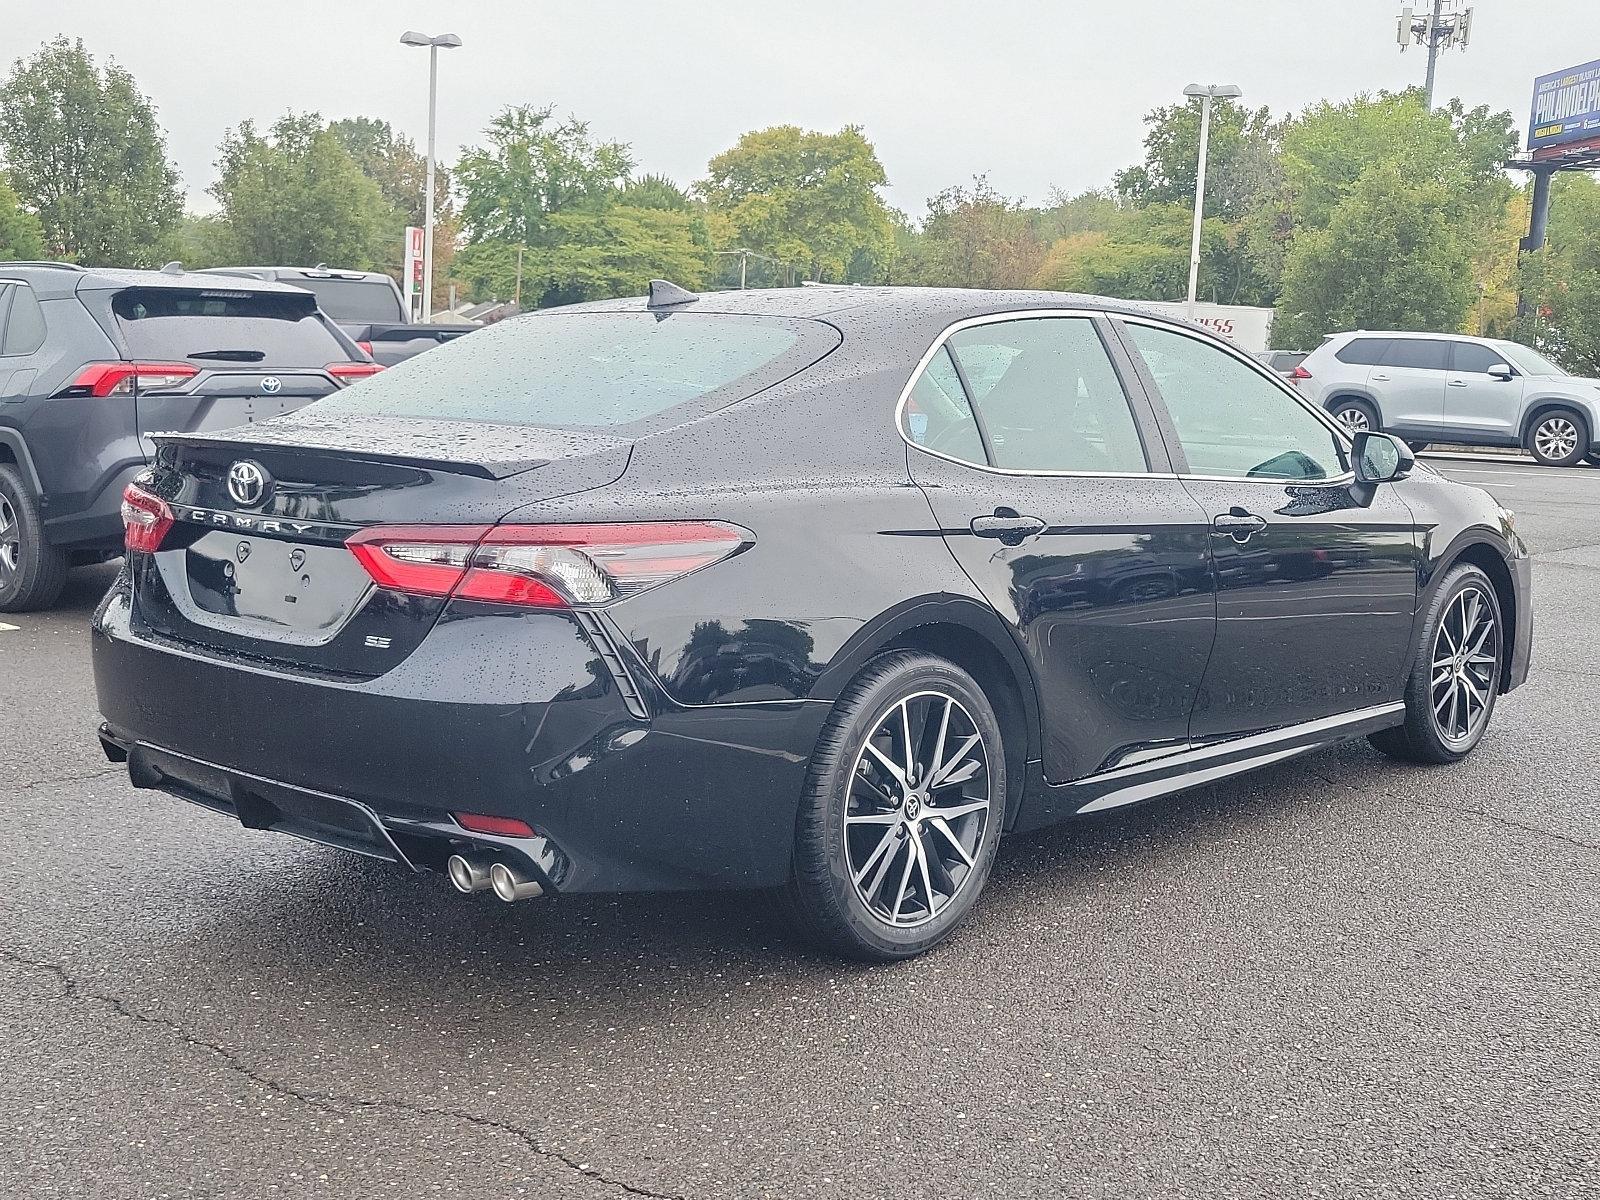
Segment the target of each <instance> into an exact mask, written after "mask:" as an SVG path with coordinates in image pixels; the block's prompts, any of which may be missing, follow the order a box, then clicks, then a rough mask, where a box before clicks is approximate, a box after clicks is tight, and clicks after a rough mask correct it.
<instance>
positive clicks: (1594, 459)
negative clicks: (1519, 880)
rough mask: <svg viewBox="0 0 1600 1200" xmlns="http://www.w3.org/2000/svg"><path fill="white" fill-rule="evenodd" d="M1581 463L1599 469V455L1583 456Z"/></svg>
mask: <svg viewBox="0 0 1600 1200" xmlns="http://www.w3.org/2000/svg"><path fill="white" fill-rule="evenodd" d="M1583 461H1584V462H1586V463H1588V464H1589V465H1590V466H1591V467H1600V454H1585V455H1584V456H1583Z"/></svg>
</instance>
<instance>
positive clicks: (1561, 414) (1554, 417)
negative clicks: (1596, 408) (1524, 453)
mask: <svg viewBox="0 0 1600 1200" xmlns="http://www.w3.org/2000/svg"><path fill="white" fill-rule="evenodd" d="M1528 452H1529V453H1530V454H1532V455H1533V457H1534V458H1536V459H1538V460H1539V461H1540V462H1541V463H1543V464H1544V465H1545V466H1547V467H1571V466H1575V465H1577V463H1578V462H1580V461H1581V460H1582V459H1583V458H1584V456H1585V455H1586V454H1587V453H1588V452H1589V426H1588V424H1587V423H1586V422H1585V421H1584V419H1583V418H1582V417H1581V416H1579V415H1578V414H1577V413H1575V412H1573V411H1572V410H1571V409H1568V408H1553V409H1551V410H1550V411H1549V412H1544V413H1540V414H1539V416H1538V417H1537V418H1535V420H1534V422H1533V425H1532V427H1531V428H1530V429H1529V430H1528Z"/></svg>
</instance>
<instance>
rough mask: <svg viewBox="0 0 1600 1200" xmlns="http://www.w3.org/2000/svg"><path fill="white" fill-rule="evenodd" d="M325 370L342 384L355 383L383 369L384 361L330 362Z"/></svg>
mask: <svg viewBox="0 0 1600 1200" xmlns="http://www.w3.org/2000/svg"><path fill="white" fill-rule="evenodd" d="M323 370H325V371H327V372H328V374H329V375H332V376H333V377H334V378H335V379H336V380H338V381H339V382H340V383H341V384H350V383H354V382H355V381H356V380H358V379H365V378H366V377H367V376H368V375H376V374H377V373H378V372H379V371H381V370H383V364H382V363H373V362H364V363H358V362H336V363H329V364H328V365H327V366H326V367H324V368H323Z"/></svg>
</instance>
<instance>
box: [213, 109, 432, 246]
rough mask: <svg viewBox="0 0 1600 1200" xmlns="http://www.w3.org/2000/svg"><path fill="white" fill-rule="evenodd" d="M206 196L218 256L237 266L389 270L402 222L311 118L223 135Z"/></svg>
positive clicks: (281, 120) (336, 141) (242, 126)
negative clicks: (212, 208)
mask: <svg viewBox="0 0 1600 1200" xmlns="http://www.w3.org/2000/svg"><path fill="white" fill-rule="evenodd" d="M217 169H218V172H219V176H218V179H217V182H216V183H215V184H213V185H212V187H211V194H212V195H213V196H214V197H216V200H217V203H218V204H219V205H220V206H221V214H220V215H221V218H222V225H221V227H220V229H219V230H218V233H219V234H220V237H219V238H218V241H219V243H220V244H219V245H218V247H217V250H216V252H217V253H219V254H221V255H222V256H224V257H226V258H228V259H230V260H232V261H233V262H236V263H240V262H243V263H272V264H280V263H281V264H293V265H302V264H307V265H308V264H314V263H323V262H325V263H328V264H329V265H331V266H338V267H352V268H356V269H360V270H367V269H371V268H374V267H388V268H390V269H393V268H394V266H395V264H396V261H397V260H398V258H399V255H400V241H401V233H400V231H401V226H402V224H403V219H402V217H401V216H400V214H399V213H397V212H396V211H395V210H394V209H393V208H392V207H391V206H390V205H389V204H388V203H387V202H386V201H385V200H384V198H383V193H382V191H381V190H380V189H379V187H378V185H377V184H376V183H374V182H373V181H372V180H371V179H369V178H368V177H367V176H366V175H365V174H363V173H362V171H361V168H360V167H359V166H358V165H357V164H356V161H355V159H353V158H352V157H351V156H350V152H349V151H348V150H346V149H345V148H344V145H343V144H342V143H341V141H340V139H339V137H338V136H337V135H335V134H334V133H332V132H330V131H329V130H328V128H327V127H326V126H324V125H323V123H322V118H321V117H320V116H319V115H317V114H316V113H306V114H304V115H303V116H296V115H294V114H293V113H291V114H289V115H287V116H284V117H281V118H279V119H278V120H277V121H276V122H274V124H273V126H272V128H271V130H270V131H269V132H268V133H266V134H261V133H258V132H257V130H256V127H255V125H254V123H253V122H250V121H245V122H243V123H241V124H240V126H239V128H238V129H236V130H229V131H228V133H227V134H226V135H225V136H224V138H223V141H222V147H221V157H220V158H219V159H218V160H217Z"/></svg>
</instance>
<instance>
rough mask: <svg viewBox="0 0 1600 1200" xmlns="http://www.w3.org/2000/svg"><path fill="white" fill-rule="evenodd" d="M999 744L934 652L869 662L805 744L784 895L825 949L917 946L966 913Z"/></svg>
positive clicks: (986, 713) (997, 773) (880, 952)
mask: <svg viewBox="0 0 1600 1200" xmlns="http://www.w3.org/2000/svg"><path fill="white" fill-rule="evenodd" d="M1005 797H1006V768H1005V748H1004V745H1003V743H1002V741H1001V735H1000V726H999V722H998V720H997V719H996V717H995V714H994V709H993V707H992V706H991V705H990V703H989V701H988V699H987V698H986V697H985V696H984V694H983V691H982V689H981V688H979V687H978V685H977V683H976V682H974V681H973V679H972V677H971V676H970V675H968V674H967V673H966V672H965V671H963V670H961V669H960V668H959V667H957V666H955V665H954V664H953V663H949V662H946V661H945V660H944V659H941V658H936V657H934V656H932V655H929V654H922V653H918V652H914V651H895V652H892V653H889V654H885V655H883V656H882V657H880V658H877V659H875V660H873V661H872V662H871V663H869V664H868V665H867V667H866V668H865V669H864V670H863V671H862V673H861V674H860V675H859V676H857V677H856V679H855V680H854V681H853V682H852V683H851V684H850V686H849V687H848V688H847V689H846V690H845V692H844V694H843V695H842V696H840V698H839V700H838V702H837V703H836V704H835V705H834V711H833V714H832V715H831V716H830V717H829V719H828V723H827V725H826V726H825V727H824V729H823V732H822V736H821V738H820V739H819V740H818V743H817V749H816V752H815V753H814V754H813V755H812V760H811V770H810V773H809V775H808V777H807V782H806V791H805V795H804V796H803V797H802V799H801V805H800V813H799V817H798V820H797V822H796V829H795V849H794V869H793V873H792V875H791V877H790V880H789V883H788V885H787V886H786V887H785V888H784V890H783V892H782V895H781V900H782V903H783V907H784V909H785V911H786V912H787V915H788V916H789V918H790V920H791V922H792V923H793V924H794V925H795V927H796V928H797V930H798V931H799V932H800V933H801V934H802V935H804V936H805V937H807V938H808V939H809V940H811V941H812V942H815V943H817V944H819V945H820V946H822V947H823V948H825V949H827V950H831V951H833V952H835V953H838V954H842V955H845V956H848V957H851V958H858V959H865V960H868V961H878V962H884V961H890V960H894V959H900V958H910V957H911V956H912V955H916V954H921V953H922V952H923V951H925V950H928V949H930V948H932V947H933V946H935V945H937V944H938V943H939V942H941V941H943V940H944V939H945V938H946V937H948V936H949V935H950V933H951V932H952V931H953V930H954V929H955V928H956V926H958V925H959V924H961V922H962V921H963V920H965V919H966V917H967V915H968V913H970V912H971V910H972V906H973V903H974V902H975V901H976V900H977V898H978V893H979V892H980V891H982V890H983V885H984V883H985V881H986V880H987V879H988V877H989V869H990V867H991V865H992V864H993V862H994V854H995V846H996V844H997V843H998V842H999V839H1000V825H1001V821H1002V820H1003V818H1004V813H1005Z"/></svg>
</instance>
